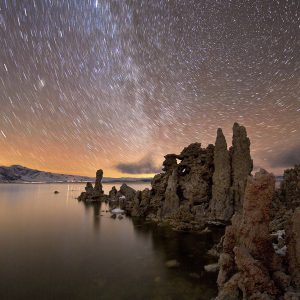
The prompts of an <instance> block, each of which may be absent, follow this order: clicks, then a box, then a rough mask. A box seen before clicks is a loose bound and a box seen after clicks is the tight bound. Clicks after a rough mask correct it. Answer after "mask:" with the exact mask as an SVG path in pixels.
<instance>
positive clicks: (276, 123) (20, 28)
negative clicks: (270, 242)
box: [0, 0, 300, 177]
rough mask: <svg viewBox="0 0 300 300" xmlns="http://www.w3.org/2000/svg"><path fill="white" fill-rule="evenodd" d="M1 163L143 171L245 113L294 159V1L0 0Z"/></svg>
mask: <svg viewBox="0 0 300 300" xmlns="http://www.w3.org/2000/svg"><path fill="white" fill-rule="evenodd" d="M0 3H1V4H0V7H1V10H0V37H1V48H0V164H1V165H11V164H21V165H25V166H27V167H31V168H37V169H41V170H47V171H53V172H64V173H71V174H82V175H94V173H95V170H96V169H98V168H103V169H104V172H105V175H106V176H127V175H128V174H129V175H130V176H135V177H136V176H145V174H146V173H154V172H156V171H157V169H158V167H159V166H160V165H161V163H162V160H163V155H165V154H167V153H179V152H180V151H181V150H182V148H183V147H185V146H187V145H188V144H190V143H192V142H201V143H202V145H203V146H207V144H208V143H214V142H215V137H216V130H217V128H218V127H221V128H223V130H224V133H225V135H226V138H227V143H228V145H231V135H232V133H231V128H232V125H233V123H234V122H236V121H237V122H239V123H240V124H242V125H244V126H246V128H247V131H248V135H249V137H250V139H251V151H252V157H253V159H254V165H255V166H256V167H264V168H267V169H268V170H270V171H273V172H275V173H276V174H279V173H281V172H282V170H283V169H284V168H286V167H290V166H292V165H293V164H294V163H296V162H297V161H298V162H300V161H299V160H300V70H299V66H300V40H299V37H300V27H299V26H300V2H299V1H298V0H294V1H293V0H288V1H284V0H280V1H273V0H272V1H271V0H270V1H261V0H260V1H242V0H237V1H228V0H218V1H216V0H209V1H202V0H195V1H192V0H169V1H168V0H165V1H163V0H147V1H146V0H135V1H134V0H131V1H129V0H119V1H112V0H111V1H108V0H98V1H96V0H93V1H92V0H57V1H54V0H22V1H21V0H0Z"/></svg>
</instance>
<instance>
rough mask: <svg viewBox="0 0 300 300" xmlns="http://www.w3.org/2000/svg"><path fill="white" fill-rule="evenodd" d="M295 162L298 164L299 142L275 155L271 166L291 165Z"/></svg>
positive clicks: (299, 157) (299, 156) (299, 158)
mask: <svg viewBox="0 0 300 300" xmlns="http://www.w3.org/2000/svg"><path fill="white" fill-rule="evenodd" d="M296 164H300V144H299V145H296V146H294V147H293V148H291V149H288V150H286V151H285V152H282V153H280V154H279V155H278V156H277V157H275V158H274V159H273V162H272V167H293V166H294V165H296Z"/></svg>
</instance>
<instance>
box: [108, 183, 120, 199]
mask: <svg viewBox="0 0 300 300" xmlns="http://www.w3.org/2000/svg"><path fill="white" fill-rule="evenodd" d="M117 194H118V190H117V189H116V187H115V186H113V187H112V188H111V190H110V191H109V193H108V198H109V200H110V201H117V200H118V197H117Z"/></svg>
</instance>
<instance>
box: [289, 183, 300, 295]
mask: <svg viewBox="0 0 300 300" xmlns="http://www.w3.org/2000/svg"><path fill="white" fill-rule="evenodd" d="M299 182H300V180H299ZM287 249H288V265H289V272H290V274H291V276H292V278H291V279H292V284H293V285H294V287H295V288H298V289H300V207H297V208H296V209H295V211H294V213H293V215H292V217H291V220H290V224H289V228H288V237H287Z"/></svg>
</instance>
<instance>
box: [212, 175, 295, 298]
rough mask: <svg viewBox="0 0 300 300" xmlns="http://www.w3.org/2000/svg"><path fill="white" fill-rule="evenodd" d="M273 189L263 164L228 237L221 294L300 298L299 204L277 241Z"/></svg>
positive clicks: (250, 180) (222, 259) (222, 258)
mask: <svg viewBox="0 0 300 300" xmlns="http://www.w3.org/2000/svg"><path fill="white" fill-rule="evenodd" d="M274 195H275V178H274V176H273V175H272V174H269V173H267V172H266V171H264V170H261V171H260V172H258V173H256V174H255V177H249V178H248V181H247V187H246V191H245V195H244V203H243V209H242V211H241V212H240V211H239V210H238V211H236V212H235V215H234V216H233V218H232V220H231V221H232V225H231V226H228V227H227V228H226V232H225V236H224V239H223V253H222V254H221V256H220V258H219V266H220V271H219V275H218V281H217V282H218V285H219V295H218V297H217V300H224V299H232V300H235V299H291V300H292V299H300V292H299V291H300V290H299V288H300V234H299V232H300V209H299V208H297V209H296V210H295V211H294V212H293V214H292V217H291V219H290V222H289V226H287V227H286V229H285V230H280V231H279V232H278V233H277V237H278V241H279V243H282V245H281V246H280V247H278V245H277V244H272V239H271V238H270V232H269V229H270V221H271V219H270V212H271V206H272V202H273V201H274ZM285 231H286V232H287V241H286V245H284V243H285V241H284V237H283V236H284V232H285ZM278 241H277V242H278ZM285 248H287V253H288V255H287V256H286V251H283V250H284V249H285ZM276 249H277V250H276ZM278 249H279V250H278ZM275 250H276V251H275Z"/></svg>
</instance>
